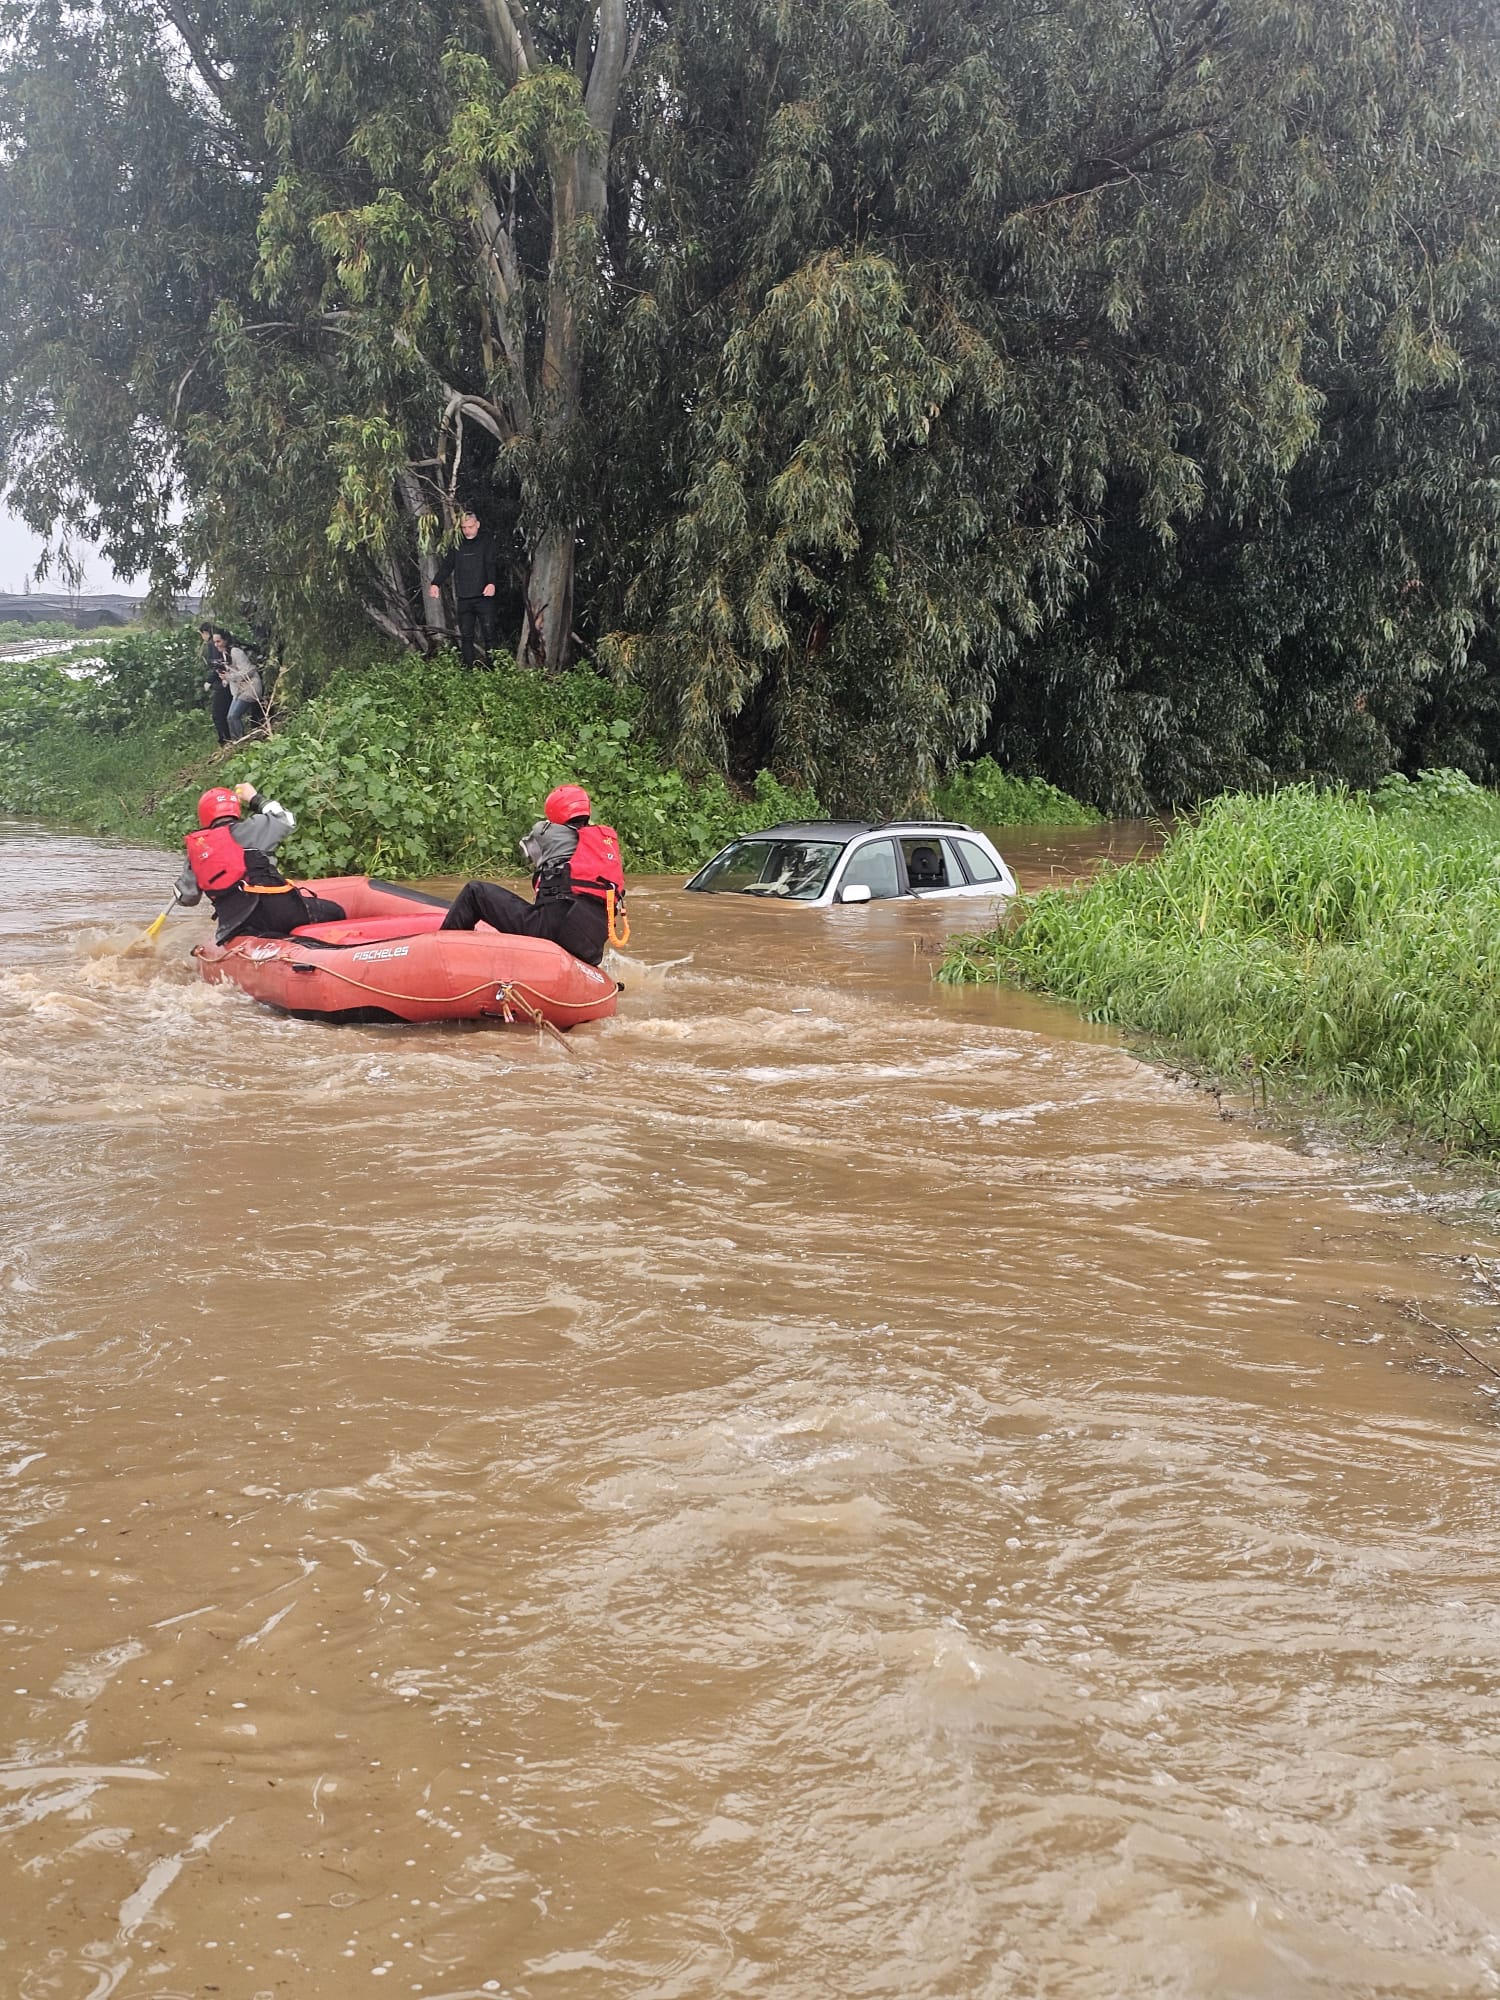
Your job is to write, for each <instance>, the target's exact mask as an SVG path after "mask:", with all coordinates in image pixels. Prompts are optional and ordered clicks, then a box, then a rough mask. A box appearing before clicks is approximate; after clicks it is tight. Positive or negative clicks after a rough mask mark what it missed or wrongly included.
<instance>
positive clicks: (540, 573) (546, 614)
mask: <svg viewBox="0 0 1500 2000" xmlns="http://www.w3.org/2000/svg"><path fill="white" fill-rule="evenodd" d="M577 547H578V544H577V535H576V532H575V530H574V529H573V527H572V526H571V525H569V526H567V527H554V528H548V529H547V530H546V531H545V532H544V533H543V535H542V537H541V539H540V541H538V543H537V545H536V547H535V548H534V549H533V550H532V553H531V568H530V570H529V571H528V573H527V577H526V611H525V616H524V619H523V622H522V627H521V643H520V645H519V647H518V648H517V652H516V656H517V658H518V659H519V660H520V662H521V664H522V666H523V667H544V668H545V669H546V670H547V671H548V672H549V673H556V672H557V671H558V669H559V668H561V667H565V666H567V665H568V663H569V658H570V655H571V650H572V637H573V566H574V563H575V561H576V559H577Z"/></svg>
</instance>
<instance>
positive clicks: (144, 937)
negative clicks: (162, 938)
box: [136, 895, 178, 944]
mask: <svg viewBox="0 0 1500 2000" xmlns="http://www.w3.org/2000/svg"><path fill="white" fill-rule="evenodd" d="M177 903H178V898H177V897H176V896H175V895H174V896H173V898H172V900H171V902H170V903H168V905H167V907H166V908H165V909H164V910H163V911H162V913H161V915H160V916H159V917H158V918H157V919H156V922H155V923H154V924H148V925H147V926H146V928H145V930H143V931H142V932H141V934H140V936H139V937H138V938H137V939H136V943H137V944H154V943H155V942H156V934H157V932H158V931H159V930H160V929H161V927H162V925H163V924H164V923H165V922H166V921H167V918H168V917H170V916H171V914H172V912H173V911H174V910H175V909H176V908H177Z"/></svg>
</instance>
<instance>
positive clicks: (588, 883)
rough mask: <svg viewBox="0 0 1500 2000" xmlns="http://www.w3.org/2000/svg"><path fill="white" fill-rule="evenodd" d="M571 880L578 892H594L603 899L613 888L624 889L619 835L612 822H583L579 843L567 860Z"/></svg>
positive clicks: (600, 899)
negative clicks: (594, 824) (610, 823)
mask: <svg viewBox="0 0 1500 2000" xmlns="http://www.w3.org/2000/svg"><path fill="white" fill-rule="evenodd" d="M568 875H569V882H570V886H571V888H572V891H573V894H574V895H575V896H595V897H597V898H598V900H599V901H600V902H601V903H602V902H604V901H605V900H606V898H607V897H608V895H609V893H610V891H611V890H613V891H614V893H615V895H617V896H623V895H624V893H625V870H624V867H623V865H622V863H621V861H620V836H619V835H618V834H617V833H616V832H615V830H614V828H613V827H612V826H581V827H579V829H578V845H577V846H576V847H575V848H574V849H573V858H572V860H571V861H570V862H569V863H568Z"/></svg>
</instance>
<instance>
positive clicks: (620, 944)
mask: <svg viewBox="0 0 1500 2000" xmlns="http://www.w3.org/2000/svg"><path fill="white" fill-rule="evenodd" d="M604 907H605V909H606V910H608V912H609V941H610V943H611V944H612V945H613V946H614V948H615V950H616V951H623V950H624V949H625V947H626V945H628V944H629V942H630V919H629V917H628V916H627V915H626V914H625V896H624V891H623V890H622V891H621V894H620V902H619V918H620V922H621V924H622V925H623V926H624V928H623V930H620V931H616V929H615V914H616V906H615V892H614V890H613V889H606V890H605V892H604Z"/></svg>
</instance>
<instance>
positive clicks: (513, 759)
mask: <svg viewBox="0 0 1500 2000" xmlns="http://www.w3.org/2000/svg"><path fill="white" fill-rule="evenodd" d="M638 705H639V698H638V696H637V695H636V694H635V693H634V692H633V691H631V690H622V689H620V688H618V687H617V686H616V685H615V684H614V683H612V682H610V681H606V680H604V679H602V678H601V677H600V676H599V675H597V674H594V673H590V672H588V671H587V670H585V669H579V670H576V671H574V672H572V673H569V674H562V675H558V676H556V677H548V676H546V675H540V674H534V673H528V672H524V671H522V670H521V669H520V668H517V667H514V666H500V667H497V668H495V669H494V670H493V671H491V672H489V673H484V674H472V673H466V672H465V671H464V670H463V669H462V668H461V667H460V666H459V664H458V661H457V659H456V658H455V657H454V656H453V655H452V654H444V655H441V656H440V657H439V658H438V659H436V660H432V661H421V660H416V659H413V658H411V657H409V656H408V657H406V658H404V659H401V660H396V661H389V662H386V663H383V664H380V665H377V666H374V667H371V668H369V669H366V670H365V671H363V672H360V673H346V674H343V675H341V676H338V677H337V678H335V679H334V680H333V681H332V682H331V683H330V684H329V685H328V687H327V688H325V690H324V691H323V692H322V693H321V694H319V695H317V696H315V697H314V698H313V699H312V700H310V701H308V702H307V703H306V704H305V705H304V706H303V707H302V708H301V709H299V710H298V711H297V713H296V714H295V715H294V716H293V717H292V719H291V720H290V722H289V724H288V726H287V727H286V729H285V730H284V731H283V732H281V733H280V734H278V735H277V736H275V737H274V738H273V739H271V740H270V741H267V742H259V741H258V742H253V743H250V744H247V745H246V746H245V747H244V748H243V749H240V750H237V751H236V752H235V753H234V755H233V757H232V758H231V759H230V761H229V763H228V764H227V765H226V766H225V768H224V771H223V774H222V775H223V777H224V778H225V781H226V782H229V781H235V780H238V779H241V778H251V779H253V780H254V782H255V783H256V784H258V785H259V786H260V787H261V789H262V790H263V791H265V792H266V793H267V794H268V795H274V796H275V797H277V798H278V799H280V800H281V801H282V803H283V804H285V805H287V806H289V807H290V808H291V809H292V811H293V812H295V813H296V815H297V819H298V828H297V832H296V834H295V836H294V837H293V839H292V840H290V841H288V843H287V844H286V847H285V848H284V849H283V852H284V853H285V855H286V857H287V859H288V861H289V863H290V864H291V865H292V866H294V867H295V868H297V869H298V870H299V871H300V872H302V873H303V874H307V875H339V874H350V873H363V872H366V871H368V872H371V873H375V874H384V875H395V876H405V877H414V876H424V875H440V874H460V875H462V874H480V873H485V872H490V873H493V872H496V871H505V872H509V873H515V872H517V871H518V870H519V868H520V866H521V864H520V860H519V857H518V854H517V850H516V843H517V841H518V840H519V838H520V836H521V835H522V834H523V833H524V832H525V831H526V829H527V828H528V827H529V826H530V825H531V823H532V821H533V820H535V818H536V817H537V815H538V813H539V812H540V810H541V802H542V800H543V799H544V798H545V796H546V795H547V793H548V792H549V791H550V790H551V789H552V787H553V786H554V785H557V784H560V783H562V782H563V781H564V780H574V781H576V782H578V783H579V784H582V785H584V786H586V787H587V788H588V790H589V792H590V794H591V796H592V799H593V802H594V816H595V818H596V819H599V820H603V821H607V822H608V823H609V824H610V825H613V826H614V827H616V828H617V829H618V831H619V834H620V838H621V840H622V842H623V844H624V849H625V855H626V861H627V865H628V866H629V867H630V868H632V869H635V870H639V871H642V872H650V871H653V870H658V869H678V868H682V869H686V868H690V867H693V866H695V865H696V864H697V863H698V862H700V861H702V860H703V859H704V858H705V857H706V856H707V855H708V854H710V853H712V852H713V850H714V849H715V848H716V847H718V846H720V845H722V844H723V842H725V841H726V840H729V839H731V838H732V837H733V836H734V835H735V834H736V833H739V832H743V831H745V830H747V829H748V828H750V827H755V826H764V825H766V824H767V823H768V822H770V821H772V820H775V819H780V818H794V817H802V816H806V815H809V814H813V815H816V814H818V813H820V811H821V808H820V807H819V805H818V802H817V800H816V799H814V798H812V797H811V796H810V795H809V794H806V793H801V792H795V791H790V790H788V789H786V788H785V787H784V786H782V785H780V784H779V783H778V782H777V780H776V779H775V778H774V777H772V776H771V774H770V773H769V772H762V773H761V774H760V776H759V777H758V778H757V780H756V782H755V786H754V789H753V791H752V793H751V795H750V797H749V798H742V797H739V796H737V795H736V794H735V793H733V792H732V791H731V790H730V788H729V786H728V785H727V784H726V783H725V781H724V780H723V779H722V778H721V777H718V776H717V775H711V776H708V777H705V778H701V779H694V778H689V777H687V776H685V775H684V774H683V773H681V772H680V771H676V770H672V769H671V768H669V767H668V766H666V765H664V764H663V762H662V759H661V755H660V753H659V751H658V750H657V749H656V748H655V746H654V745H653V744H651V743H650V742H649V741H647V740H643V739H642V738H641V737H640V736H639V735H638V733H637V725H636V720H635V717H636V715H637V713H638ZM197 782H198V781H197V779H196V778H195V779H194V780H193V782H192V783H191V784H188V785H185V786H184V787H182V789H181V791H180V792H179V793H178V794H177V795H176V796H174V797H169V798H167V799H164V800H163V801H162V804H161V812H162V814H163V816H164V817H168V818H171V819H173V820H180V821H182V822H183V823H184V824H186V823H188V822H189V820H190V815H191V808H192V799H193V794H194V787H195V786H196V784H197Z"/></svg>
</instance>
